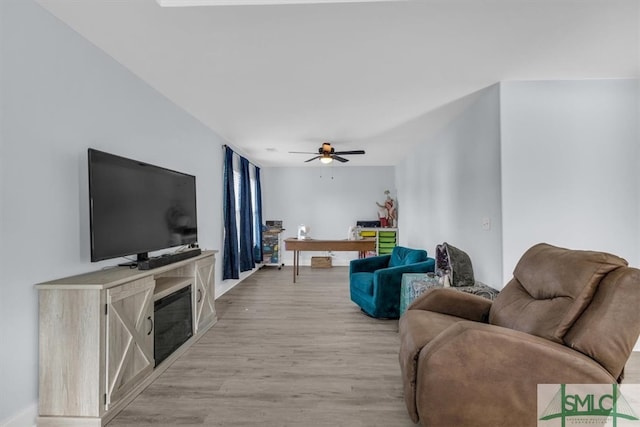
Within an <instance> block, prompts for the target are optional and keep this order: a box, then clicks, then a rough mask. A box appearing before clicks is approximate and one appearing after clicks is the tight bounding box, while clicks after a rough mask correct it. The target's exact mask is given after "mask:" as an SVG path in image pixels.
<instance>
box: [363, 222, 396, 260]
mask: <svg viewBox="0 0 640 427" xmlns="http://www.w3.org/2000/svg"><path fill="white" fill-rule="evenodd" d="M360 237H362V238H366V239H371V238H373V239H376V250H375V252H370V253H368V254H367V256H376V255H388V254H390V253H391V251H393V248H394V247H396V246H397V244H398V229H397V228H369V227H367V228H361V229H360Z"/></svg>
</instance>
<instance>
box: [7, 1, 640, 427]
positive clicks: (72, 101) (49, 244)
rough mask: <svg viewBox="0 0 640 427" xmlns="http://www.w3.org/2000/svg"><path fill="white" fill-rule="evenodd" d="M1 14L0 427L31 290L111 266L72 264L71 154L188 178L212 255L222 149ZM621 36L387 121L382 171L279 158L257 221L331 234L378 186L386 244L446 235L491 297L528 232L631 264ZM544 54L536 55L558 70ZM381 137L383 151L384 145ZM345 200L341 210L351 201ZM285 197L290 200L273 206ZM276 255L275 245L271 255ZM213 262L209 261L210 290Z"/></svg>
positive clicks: (635, 61) (194, 121) (618, 12)
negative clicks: (100, 155) (569, 59)
mask: <svg viewBox="0 0 640 427" xmlns="http://www.w3.org/2000/svg"><path fill="white" fill-rule="evenodd" d="M565 3H567V4H568V3H571V2H565ZM590 4H591V3H590ZM603 5H604V2H594V3H593V7H594V9H593V10H591V9H590V12H591V13H592V14H595V15H597V13H594V12H593V11H594V10H595V11H597V10H600V9H598V6H599V7H603V8H605V9H606V8H609V9H607V10H609V11H610V13H611V15H607V18H608V19H609V21H607V22H609V27H607V26H606V25H605V24H604V22H600V21H598V20H597V19H596V18H595V17H594V16H593V15H589V16H590V17H591V18H592V19H593V20H594V22H599V23H600V24H601V25H602V26H603V28H604V27H606V28H607V30H609V29H612V28H621V29H619V30H616V31H619V32H615V33H614V36H612V37H611V40H609V41H608V43H610V45H609V44H607V43H605V42H604V41H603V44H602V46H599V49H600V50H599V51H606V50H607V49H610V50H612V51H614V52H616V53H619V52H620V50H619V49H620V48H619V42H620V37H621V36H623V35H626V34H628V33H625V32H624V28H627V29H628V28H629V25H627V26H624V25H622V24H621V22H629V20H631V21H632V22H635V23H636V24H637V23H638V20H640V6H639V5H638V2H637V1H620V2H616V5H617V6H618V8H615V7H612V6H610V3H609V4H608V5H606V6H603ZM566 7H567V8H569V7H576V6H569V5H567V6H566ZM585 13H586V12H585ZM0 18H1V19H2V25H1V31H2V33H1V39H2V48H1V49H2V50H1V52H0V53H1V59H2V70H1V73H2V74H1V75H0V81H1V85H2V86H1V89H2V92H1V93H2V122H1V129H0V130H1V132H2V134H1V137H2V139H1V141H2V147H1V149H2V156H1V162H2V168H1V170H2V175H1V178H0V188H1V189H2V209H1V211H0V215H1V216H0V218H1V223H2V238H1V240H2V242H3V244H2V261H1V263H0V267H1V268H0V271H1V274H2V282H3V283H2V286H1V287H0V293H1V298H0V305H1V309H0V316H1V317H2V320H3V321H2V322H1V324H2V326H0V328H1V329H0V331H1V337H2V338H1V340H0V341H1V342H2V343H3V348H5V349H9V348H10V349H11V351H4V352H3V354H2V356H1V359H0V374H1V375H0V390H1V391H0V396H1V398H0V425H3V426H5V425H6V426H9V427H14V426H17V425H25V424H21V422H23V421H24V420H25V419H33V415H34V414H35V413H36V410H37V407H36V405H37V396H38V390H37V378H38V331H37V327H38V300H37V293H36V291H35V289H34V284H36V283H39V282H43V281H47V280H51V279H54V278H59V277H64V276H69V275H73V274H78V273H84V272H87V271H90V270H98V269H100V268H102V267H106V266H108V265H111V264H112V263H111V262H108V261H104V262H101V263H97V264H93V263H91V262H90V260H89V217H88V209H87V207H88V184H87V167H86V166H87V159H86V150H87V148H89V147H92V148H96V149H102V150H104V151H108V152H111V153H116V154H119V155H122V156H126V157H131V158H135V159H140V160H144V161H146V162H149V163H152V164H158V165H162V166H165V167H169V168H172V169H176V170H180V171H185V172H188V173H190V174H193V175H195V176H197V182H198V190H197V191H198V193H197V195H198V219H199V223H198V228H199V230H198V234H199V237H200V239H199V244H200V246H201V247H202V248H204V249H215V250H220V249H221V248H222V216H223V214H222V188H223V186H222V164H223V162H222V159H223V151H222V149H221V147H222V146H223V145H231V146H232V147H235V145H234V144H233V143H232V142H231V141H228V140H226V139H225V138H224V137H223V136H222V135H220V134H218V133H217V132H216V130H215V129H212V128H211V127H209V126H207V125H205V124H203V122H202V121H201V120H199V119H198V118H197V117H194V116H193V115H192V114H190V113H188V112H186V111H185V110H184V109H182V108H180V107H179V106H178V105H176V104H175V103H174V102H173V101H171V100H170V99H168V98H167V97H166V96H164V95H163V94H162V93H160V92H159V91H157V90H156V89H154V87H153V82H148V81H144V80H141V79H140V78H139V77H138V76H136V75H135V74H133V73H132V72H131V71H129V70H128V69H127V68H126V67H124V66H123V65H121V64H120V63H118V62H117V61H116V60H114V59H113V58H112V57H110V56H109V55H107V54H106V53H105V52H103V51H102V50H100V49H98V48H97V47H96V46H94V45H93V44H92V43H91V42H89V41H87V40H86V39H85V38H83V37H82V36H80V35H79V34H78V33H77V32H76V31H74V30H73V29H71V28H69V27H68V26H67V25H66V24H64V23H63V22H62V21H60V20H59V19H58V18H56V17H54V16H53V15H52V14H51V13H50V12H49V11H47V10H45V9H44V8H43V7H41V6H40V5H39V4H38V3H36V2H33V1H17V0H6V1H3V2H2V3H0ZM603 21H606V20H605V19H603ZM637 28H638V26H637V25H636V26H635V39H632V40H628V41H626V45H625V46H627V47H628V49H621V50H622V54H621V56H625V55H626V57H625V58H622V59H620V58H618V59H619V62H620V63H622V64H623V65H625V64H626V65H628V67H627V69H625V70H619V72H617V73H613V72H612V73H611V74H607V75H604V76H603V75H601V74H598V73H594V74H595V75H588V76H586V77H585V78H580V79H573V78H570V76H569V74H567V75H566V76H565V75H562V76H559V77H558V78H555V79H548V78H546V76H545V78H543V79H541V78H540V77H539V75H538V74H537V73H536V70H535V68H534V67H535V63H534V61H533V59H534V58H532V59H530V61H531V67H532V68H531V71H530V72H527V73H524V74H526V75H527V76H529V77H528V78H526V79H525V78H523V79H520V80H522V81H516V80H513V79H511V78H510V75H509V74H508V73H506V72H505V76H504V78H503V79H500V80H494V81H493V82H491V84H483V85H481V86H479V87H473V89H472V90H467V91H465V90H464V89H466V88H463V89H461V90H460V95H459V96H458V97H457V98H455V99H452V100H449V101H448V102H447V103H446V104H443V105H441V106H440V107H439V108H435V109H431V110H429V111H426V112H424V114H422V115H420V116H417V117H413V118H412V119H411V120H410V121H408V122H404V123H400V124H398V126H397V128H394V129H387V131H386V132H387V133H386V134H385V133H382V134H381V135H379V138H380V139H382V140H387V141H389V140H390V139H393V138H401V136H402V135H405V133H406V134H409V133H411V134H414V135H415V133H417V134H418V135H419V137H418V138H417V139H415V142H414V144H413V145H412V146H411V148H410V149H408V150H407V151H406V152H404V153H402V155H401V157H400V159H399V160H398V162H397V163H394V164H378V165H359V164H358V161H357V160H356V159H354V160H352V161H351V164H353V166H351V165H350V166H349V167H341V166H330V167H303V166H304V165H303V164H302V163H303V160H304V159H305V158H304V157H296V159H297V160H298V161H299V163H300V166H286V167H284V166H281V167H269V166H264V167H263V168H262V171H263V175H262V179H263V200H264V218H265V219H282V220H283V221H284V223H285V227H286V228H287V235H294V234H295V228H296V227H297V225H298V224H301V223H304V224H308V225H310V226H311V227H312V228H311V233H312V235H313V236H317V237H319V238H345V237H346V234H347V229H348V227H349V226H350V225H353V222H354V221H355V220H358V219H371V218H372V217H375V215H376V209H375V202H376V201H382V199H383V197H384V194H383V192H384V191H385V190H390V191H392V195H393V196H394V198H395V199H396V200H397V202H398V212H399V229H400V231H399V236H400V243H401V244H402V245H404V246H409V247H419V248H424V249H427V251H429V252H430V253H432V252H433V250H434V248H435V245H436V244H439V243H442V242H444V241H447V242H451V243H452V244H455V245H456V246H459V247H461V248H463V249H464V250H465V251H467V252H468V253H469V254H470V255H471V257H472V260H473V263H474V270H475V272H476V275H477V278H478V280H481V281H483V282H485V283H487V284H490V285H492V286H494V287H496V288H498V289H500V288H501V287H502V286H503V285H504V284H505V283H506V282H507V281H508V280H509V279H510V278H511V276H512V272H513V268H514V266H515V264H516V262H517V261H518V259H519V257H520V256H521V255H522V253H523V252H524V251H525V250H526V249H527V248H528V247H530V246H531V245H533V244H535V243H538V242H548V243H551V244H557V245H559V246H563V247H571V248H580V249H594V250H602V251H606V252H611V253H614V254H616V255H619V256H621V257H623V258H625V259H626V260H628V261H629V264H630V265H632V266H638V265H639V264H640V175H638V173H637V164H639V163H640V150H639V149H638V145H639V144H638V141H639V140H640V136H639V133H640V130H639V128H638V123H639V121H640V120H639V117H640V116H639V111H640V89H639V81H638V69H639V68H638V67H640V65H639V63H640V59H639V57H638V55H639V54H638V44H639V43H640V41H639V38H638V32H637V31H638V30H637ZM601 31H604V30H602V29H601ZM573 36H575V37H578V38H579V37H580V35H579V34H578V35H573ZM532 37H534V36H533V35H532ZM614 46H618V47H616V48H614ZM561 53H562V52H560V53H556V52H551V53H549V55H550V56H552V57H554V58H557V60H558V61H559V62H561V58H560V57H559V56H558V55H560V54H561ZM592 60H593V62H595V63H598V62H607V61H609V60H611V58H607V59H606V60H603V59H601V58H598V57H596V58H593V59H592ZM527 65H528V61H527V60H523V61H522V67H525V68H526V67H527ZM479 68H480V67H479ZM621 68H624V67H621ZM480 72H481V70H479V71H478V73H480ZM599 73H603V71H599ZM479 80H480V79H479ZM391 101H392V100H389V102H391ZM229 102H230V101H229ZM394 105H395V104H394ZM383 107H384V104H383V105H382V106H381V107H380V108H383ZM316 145H318V144H311V146H310V147H305V150H306V148H314V147H315V146H316ZM387 145H388V149H389V150H390V151H394V143H393V142H389V143H388V144H387ZM236 148H238V151H239V152H241V153H243V154H246V156H247V157H249V158H250V160H252V161H256V162H257V160H256V159H254V158H252V156H251V153H244V152H243V150H242V149H241V147H236ZM354 148H363V147H354ZM364 148H367V147H364ZM305 150H301V151H305ZM396 154H397V153H393V155H396ZM285 155H286V153H285ZM256 157H257V156H256ZM390 157H391V154H390ZM294 183H295V185H294ZM305 189H307V190H308V191H305ZM355 195H357V196H355ZM353 199H357V201H358V202H357V204H355V203H354V206H350V204H351V203H352V200H353ZM365 201H368V202H365ZM302 204H304V205H305V209H299V210H296V209H290V207H291V206H295V205H302ZM334 211H340V214H339V215H336V216H332V215H333V212H334ZM336 218H337V220H336ZM486 219H488V220H489V221H488V227H486V226H483V225H484V224H486V221H485V220H486ZM28 254H31V255H28ZM35 258H38V259H37V260H35ZM290 260H291V258H290V254H288V253H285V259H284V262H285V263H286V264H287V265H290V264H291V261H290ZM338 261H339V263H343V264H344V262H346V260H345V259H342V260H340V259H339V260H337V262H338ZM221 271H222V268H221V256H218V257H217V264H216V279H215V280H216V285H218V284H220V282H222V280H221ZM284 277H285V278H286V279H287V280H288V279H289V275H284ZM638 350H640V348H639V347H638V345H636V351H638ZM31 425H32V424H31Z"/></svg>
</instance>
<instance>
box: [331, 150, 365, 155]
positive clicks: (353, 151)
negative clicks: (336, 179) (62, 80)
mask: <svg viewBox="0 0 640 427" xmlns="http://www.w3.org/2000/svg"><path fill="white" fill-rule="evenodd" d="M333 154H338V155H347V154H364V150H352V151H336V152H335V153H333Z"/></svg>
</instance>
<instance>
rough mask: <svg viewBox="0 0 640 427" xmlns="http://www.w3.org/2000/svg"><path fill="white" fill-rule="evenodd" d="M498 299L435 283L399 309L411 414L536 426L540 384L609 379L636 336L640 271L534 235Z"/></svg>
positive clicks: (618, 376)
mask: <svg viewBox="0 0 640 427" xmlns="http://www.w3.org/2000/svg"><path fill="white" fill-rule="evenodd" d="M513 274H514V277H513V279H512V280H511V281H510V282H509V283H508V284H507V285H506V286H505V288H504V289H503V290H502V291H501V292H500V294H499V295H498V297H497V298H496V300H495V301H493V303H492V301H490V300H488V299H484V298H482V297H478V296H476V295H471V294H466V293H462V292H456V291H455V290H451V289H433V290H431V291H428V292H427V293H425V294H424V295H422V296H421V297H420V298H419V299H417V300H416V301H414V302H413V304H411V305H410V306H409V308H408V309H407V311H406V313H405V314H404V315H403V316H402V317H401V318H400V322H399V326H400V339H401V343H400V367H401V369H402V378H403V382H404V397H405V401H406V405H407V409H408V411H409V415H410V416H411V419H412V420H413V421H414V422H417V421H418V420H420V421H421V422H422V424H423V425H424V426H446V427H449V426H452V427H453V426H455V427H465V426H473V427H478V426H491V427H496V426H510V427H511V426H535V425H536V424H537V421H536V419H537V385H538V384H599V383H601V384H613V383H614V382H616V381H617V382H620V381H621V380H622V373H623V369H624V365H625V363H626V362H627V360H628V358H629V356H630V354H631V351H632V350H633V346H634V344H635V343H636V341H637V339H638V336H639V335H640V309H639V307H640V270H638V269H635V268H630V267H628V266H627V262H626V261H625V260H624V259H622V258H619V257H617V256H614V255H610V254H606V253H601V252H592V251H577V250H569V249H563V248H558V247H554V246H551V245H548V244H538V245H536V246H533V247H532V248H531V249H529V250H528V251H527V252H526V253H525V254H524V255H523V256H522V258H521V259H520V261H519V262H518V265H517V266H516V268H515V271H514V273H513Z"/></svg>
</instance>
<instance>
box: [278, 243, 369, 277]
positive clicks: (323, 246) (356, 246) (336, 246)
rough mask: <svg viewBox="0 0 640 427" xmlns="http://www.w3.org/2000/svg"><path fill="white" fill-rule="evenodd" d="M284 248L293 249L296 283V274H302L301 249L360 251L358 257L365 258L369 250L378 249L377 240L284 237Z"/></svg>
mask: <svg viewBox="0 0 640 427" xmlns="http://www.w3.org/2000/svg"><path fill="white" fill-rule="evenodd" d="M284 248H285V249H286V250H288V251H293V283H295V282H296V276H297V275H299V274H300V252H301V251H335V252H358V257H359V258H364V257H365V255H366V253H367V251H375V250H376V240H375V239H362V240H316V239H304V240H298V239H296V238H289V239H284Z"/></svg>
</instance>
